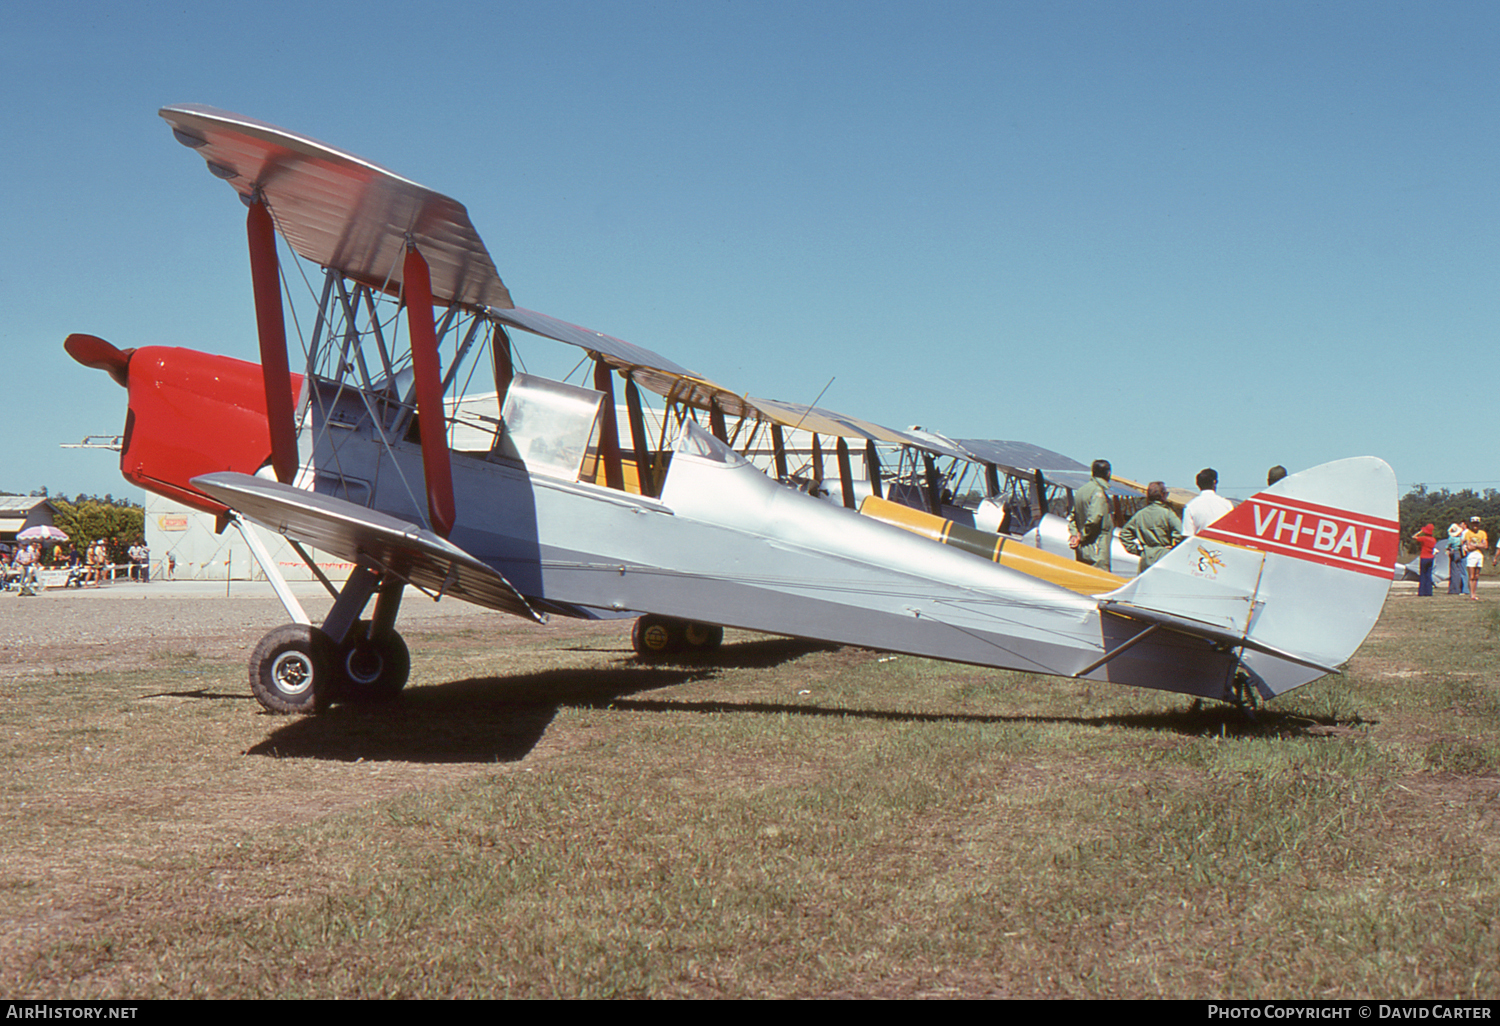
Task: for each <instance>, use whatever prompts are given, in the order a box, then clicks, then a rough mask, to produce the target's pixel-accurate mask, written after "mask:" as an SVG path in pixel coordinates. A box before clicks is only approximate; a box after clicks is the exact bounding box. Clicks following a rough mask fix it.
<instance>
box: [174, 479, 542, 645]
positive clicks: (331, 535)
mask: <svg viewBox="0 0 1500 1026" xmlns="http://www.w3.org/2000/svg"><path fill="white" fill-rule="evenodd" d="M193 485H194V486H195V487H197V488H200V489H202V490H203V491H204V492H205V493H207V494H209V495H211V496H213V497H214V498H215V499H218V500H219V501H220V502H222V503H224V505H226V506H228V507H229V508H230V509H235V510H239V511H240V512H242V513H244V514H245V515H246V516H248V517H250V518H251V519H252V520H255V521H257V522H259V523H262V524H265V525H266V526H267V527H269V528H270V529H271V530H273V531H275V532H277V533H278V534H283V535H286V536H287V537H288V538H292V539H294V540H296V541H299V542H303V543H305V544H308V545H312V546H315V547H316V548H320V549H322V550H323V551H325V552H331V553H333V554H334V555H336V556H341V557H343V558H344V559H347V560H349V561H350V562H351V563H365V564H372V565H374V566H377V567H379V568H380V569H382V570H387V571H390V572H391V573H394V574H396V575H397V576H398V577H401V578H402V579H404V580H406V581H407V582H408V583H411V584H414V585H417V586H418V587H420V588H424V589H426V590H428V591H431V592H435V593H438V594H440V595H453V596H455V597H456V598H461V599H464V600H465V601H468V602H473V603H474V604H475V605H480V606H484V607H486V608H488V609H498V610H500V611H501V612H506V613H515V614H516V615H517V616H524V617H526V618H527V619H529V620H535V621H537V622H538V623H542V622H544V617H542V616H541V615H540V614H538V613H537V612H536V610H534V609H532V607H531V605H530V604H529V603H528V602H527V601H526V599H525V598H523V597H522V596H521V593H520V592H518V591H516V589H515V588H514V587H513V586H512V585H511V583H510V582H509V581H507V580H506V579H505V578H504V577H502V576H501V575H500V574H499V573H497V572H496V571H495V570H494V569H493V568H491V567H490V566H488V565H486V564H485V563H482V562H480V561H479V560H478V559H476V558H474V557H473V556H471V555H469V554H468V553H467V552H465V551H464V550H463V549H461V548H459V547H458V546H457V545H454V544H453V543H452V542H449V541H447V540H446V539H443V538H440V537H438V536H437V535H436V534H433V533H432V532H431V531H429V530H427V529H425V528H422V527H419V526H417V525H416V524H413V523H410V522H408V521H405V520H400V519H398V518H396V517H392V516H387V515H386V514H384V513H377V512H376V511H374V510H371V509H366V508H365V507H363V506H356V505H354V503H352V502H346V501H345V500H343V499H338V498H334V497H333V496H331V495H319V494H317V493H316V492H308V491H303V490H302V489H300V488H293V487H292V486H290V485H284V484H281V483H280V482H277V481H269V480H266V479H265V478H261V477H251V476H250V475H249V474H238V473H234V472H232V471H222V472H219V473H214V474H202V475H200V476H198V477H195V478H193Z"/></svg>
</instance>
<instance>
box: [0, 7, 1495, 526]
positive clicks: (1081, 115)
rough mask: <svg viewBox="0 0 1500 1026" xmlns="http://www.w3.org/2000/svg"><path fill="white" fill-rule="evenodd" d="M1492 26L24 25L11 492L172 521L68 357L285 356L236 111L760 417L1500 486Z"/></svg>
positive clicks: (1242, 491) (11, 360)
mask: <svg viewBox="0 0 1500 1026" xmlns="http://www.w3.org/2000/svg"><path fill="white" fill-rule="evenodd" d="M1497 53H1500V5H1495V4H1493V3H1480V2H1472V3H1471V2H1462V0H1446V2H1436V3H1434V2H1426V3H1383V2H1378V0H1361V2H1322V3H1283V2H1276V0H1255V2H1245V3H1241V2H1234V0H1216V2H1181V3H1178V2H1152V0H1139V2H1122V0H1111V2H1102V3H1095V2H1083V0H1074V2H1053V3H1047V2H1040V0H1037V2H1030V0H1014V2H986V3H947V2H942V0H922V2H920V3H918V2H903V3H883V2H878V0H861V2H856V3H843V2H833V0H797V2H792V0H748V2H747V0H693V2H687V3H676V2H659V3H652V2H636V0H582V2H570V0H546V2H505V0H498V2H487V3H472V4H470V3H454V2H448V0H430V2H425V3H422V4H411V3H402V4H396V3H382V2H378V0H373V2H363V3H347V4H346V3H318V2H315V0H314V2H307V0H302V2H296V3H285V2H280V0H269V2H263V3H259V4H256V5H253V6H249V7H247V6H244V5H238V6H237V5H225V4H212V5H210V4H198V3H186V2H181V0H179V2H178V3H173V4H163V3H152V2H137V3H132V4H118V5H116V4H101V3H97V2H93V3H73V2H67V0H63V2H58V3H52V4H48V5H19V4H16V5H7V7H6V27H5V30H4V33H3V34H0V85H3V95H4V96H5V97H6V101H5V105H4V113H3V114H0V117H3V127H4V138H5V141H6V151H7V156H6V159H5V160H4V161H3V162H0V210H3V211H4V214H5V225H6V231H7V236H8V238H7V241H8V243H9V244H8V245H7V246H5V247H4V250H3V252H0V308H3V310H4V318H3V320H0V347H3V352H4V354H5V355H6V357H7V360H6V362H7V365H8V367H9V369H10V375H9V376H10V382H9V385H10V387H9V388H8V389H7V390H6V397H7V400H8V401H7V402H6V404H5V408H6V417H7V424H8V430H7V436H8V444H7V445H6V446H5V447H4V452H3V454H0V488H4V489H7V490H11V491H22V492H24V491H29V490H31V489H32V488H36V487H39V486H42V485H46V486H48V487H50V488H52V490H53V492H54V493H66V494H72V493H75V492H79V491H88V492H98V493H104V492H113V493H114V494H116V495H122V494H123V495H132V496H133V497H136V498H140V493H139V491H138V490H136V489H133V488H130V487H128V486H126V484H125V482H124V481H123V479H121V478H120V477H119V474H118V469H117V464H116V461H115V459H114V457H113V456H112V454H109V453H104V452H85V451H78V450H64V449H61V448H59V445H60V443H63V442H71V441H77V440H78V439H80V438H81V437H82V436H84V435H87V434H95V433H108V432H116V431H118V430H120V427H121V425H122V424H123V420H124V410H125V402H124V400H125V395H124V392H123V391H121V390H120V389H119V388H118V387H116V386H115V385H114V384H113V383H112V382H110V381H109V380H108V379H107V378H106V377H105V376H104V375H103V374H100V373H98V372H90V371H85V370H84V369H83V368H80V367H78V366H77V365H76V364H74V363H73V362H72V361H71V360H69V359H68V358H67V357H66V355H65V354H64V353H63V350H62V340H63V338H64V337H66V335H67V334H68V333H69V332H73V331H82V332H89V333H93V334H97V335H101V336H103V337H105V338H107V339H110V340H111V341H113V342H114V343H115V344H117V345H119V346H121V347H129V346H138V345H149V344H161V345H185V346H191V347H194V348H200V349H206V350H210V351H215V352H223V353H227V354H230V355H236V356H242V357H247V358H254V350H255V342H254V316H253V311H252V308H251V296H250V286H249V277H248V269H247V258H246V256H245V243H244V214H243V208H242V207H241V206H240V204H239V203H238V202H236V201H235V200H234V197H233V195H232V193H231V190H230V189H229V188H228V187H226V186H225V185H224V184H223V183H222V182H218V181H216V180H214V179H213V178H212V177H211V176H210V175H208V174H207V173H206V172H205V170H204V168H203V164H202V161H201V160H199V159H198V158H197V157H195V156H193V155H192V154H191V153H190V152H189V151H187V150H185V149H183V148H182V147H181V146H178V145H177V144H176V143H174V142H173V141H172V137H171V133H170V131H169V130H168V129H167V128H166V126H165V124H164V123H163V122H162V121H161V120H160V119H159V118H158V117H157V116H156V111H157V109H158V108H159V107H160V106H162V105H164V104H172V103H207V104H212V105H214V106H218V107H222V108H226V109H228V110H232V111H236V112H238V113H242V114H247V115H250V116H252V117H256V118H260V119H262V120H266V121H270V122H272V123H274V124H279V125H282V126H284V127H287V128H290V129H293V130H295V131H299V132H302V133H305V134H308V135H311V136H314V137H316V138H319V139H322V140H325V141H327V142H329V143H332V144H334V145H337V146H340V147H342V148H345V149H349V150H352V151H353V152H355V153H358V154H360V155H362V156H365V157H368V158H369V159H371V160H374V161H376V162H378V163H380V164H383V165H385V166H386V167H389V168H391V169H392V170H394V171H397V172H398V173H400V174H403V175H405V176H407V177H410V178H413V179H415V180H416V181H419V182H421V183H422V184H424V185H427V186H429V187H430V188H433V189H436V190H438V191H440V192H444V193H447V194H448V195H451V196H453V197H455V198H457V199H459V200H460V201H462V202H463V203H465V204H466V205H467V206H468V208H469V213H470V217H471V218H472V220H473V222H474V224H475V226H476V227H477V228H478V230H479V232H480V234H481V235H482V236H483V238H484V239H485V241H486V243H487V245H488V246H489V249H490V252H491V253H492V255H493V256H494V259H495V263H496V265H497V266H498V267H499V269H500V273H501V276H502V277H503V278H504V279H505V282H506V284H507V285H508V286H509V287H510V289H511V292H512V295H513V296H514V298H515V300H516V303H517V304H518V305H520V306H525V307H529V308H531V309H535V310H540V311H543V312H545V313H549V314H552V315H554V316H557V317H562V318H564V319H566V320H570V321H573V322H576V323H579V324H583V325H586V326H588V327H591V328H595V329H598V330H601V331H605V332H608V333H610V334H614V335H618V336H620V337H622V338H625V339H629V340H630V341H633V342H637V343H640V344H641V345H645V346H647V347H649V348H652V349H655V350H657V351H658V352H660V353H662V354H664V355H666V356H668V357H671V358H673V359H675V360H677V361H678V362H680V363H683V364H685V365H687V366H690V367H693V368H695V369H697V370H699V371H701V372H703V373H705V374H707V375H709V376H710V377H712V378H714V379H715V380H717V381H720V382H722V383H724V384H726V385H729V386H731V387H733V388H735V389H737V390H740V391H745V392H749V393H751V394H754V395H762V396H768V397H772V398H780V399H786V400H792V401H800V402H811V401H812V400H813V398H814V397H815V396H817V395H818V393H819V391H820V390H821V389H823V388H824V386H825V385H827V384H828V382H829V379H830V378H832V379H833V382H832V385H831V386H830V387H829V388H828V391H827V392H826V393H825V394H824V396H823V399H822V404H823V405H825V406H827V407H829V408H832V409H836V410H842V411H844V412H847V413H850V414H854V415H857V416H861V417H865V418H867V419H870V420H875V421H878V422H881V423H886V424H889V425H891V426H895V427H904V426H907V425H911V424H920V425H922V426H924V427H927V428H931V429H934V430H938V431H941V432H943V433H945V434H949V435H953V436H968V437H988V438H1007V439H1024V440H1028V441H1032V442H1035V443H1037V444H1039V445H1043V446H1045V447H1047V448H1051V449H1055V450H1057V451H1060V452H1064V453H1067V454H1068V455H1070V456H1073V457H1075V458H1077V459H1081V460H1084V461H1088V460H1091V459H1093V458H1096V457H1099V456H1103V457H1106V458H1109V459H1110V460H1112V461H1113V463H1114V465H1115V468H1116V470H1117V472H1119V473H1121V474H1123V475H1125V476H1129V477H1134V478H1138V479H1142V480H1147V479H1152V478H1162V479H1165V480H1167V481H1168V482H1169V483H1172V484H1176V485H1182V486H1191V484H1192V479H1193V475H1194V474H1195V473H1196V471H1197V470H1198V469H1199V468H1200V467H1203V466H1209V465H1211V466H1214V467H1217V468H1218V470H1219V472H1220V479H1221V481H1222V482H1223V484H1224V489H1223V490H1225V491H1227V492H1229V493H1230V494H1236V495H1246V494H1249V493H1250V492H1251V491H1253V490H1254V488H1255V487H1256V486H1257V485H1259V484H1260V483H1261V482H1263V481H1264V475H1265V469H1266V468H1267V467H1268V466H1270V465H1271V464H1273V463H1284V464H1285V465H1287V466H1288V467H1290V468H1291V469H1293V470H1298V469H1303V468H1305V467H1308V466H1312V465H1315V464H1317V463H1321V462H1324V461H1326V460H1330V459H1336V458H1339V457H1343V456H1354V455H1376V456H1380V457H1382V458H1384V459H1386V460H1388V461H1389V462H1390V463H1391V464H1392V465H1393V466H1394V467H1395V470H1396V475H1397V478H1398V479H1399V480H1400V482H1401V483H1402V486H1403V488H1405V487H1407V486H1410V485H1413V484H1416V483H1418V482H1425V483H1428V484H1430V485H1433V486H1447V487H1455V488H1456V487H1465V486H1473V487H1477V488H1485V487H1500V465H1497V462H1496V458H1495V456H1494V454H1493V452H1494V450H1493V444H1492V441H1493V430H1492V429H1493V425H1494V423H1495V419H1494V415H1493V413H1492V412H1490V411H1491V408H1492V403H1493V399H1492V398H1491V397H1492V396H1493V394H1494V389H1495V388H1497V387H1500V370H1497V369H1495V368H1494V367H1493V364H1494V359H1495V354H1496V345H1495V340H1496V327H1497V314H1500V295H1497V271H1500V191H1497V189H1496V182H1497V180H1500V131H1497V130H1496V125H1497V117H1496V115H1497V112H1500V110H1497V109H1500V88H1497V87H1500V81H1497V79H1500V72H1497V62H1496V58H1495V55H1496V54H1497Z"/></svg>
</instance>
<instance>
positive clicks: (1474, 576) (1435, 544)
mask: <svg viewBox="0 0 1500 1026" xmlns="http://www.w3.org/2000/svg"><path fill="white" fill-rule="evenodd" d="M1411 540H1412V541H1414V542H1416V543H1417V566H1418V568H1419V572H1418V575H1417V595H1418V596H1427V595H1431V594H1432V579H1433V569H1434V566H1435V564H1436V563H1437V561H1438V560H1439V559H1443V560H1446V561H1447V569H1448V594H1449V595H1464V596H1466V597H1468V598H1470V599H1473V600H1474V601H1476V602H1477V601H1479V571H1480V570H1482V569H1483V568H1484V554H1485V551H1486V550H1487V549H1488V548H1489V547H1490V539H1489V534H1488V533H1487V532H1486V531H1485V529H1484V528H1483V527H1482V526H1481V525H1480V520H1479V518H1478V517H1470V518H1469V522H1468V524H1449V525H1448V537H1447V538H1439V537H1438V535H1437V528H1436V526H1435V525H1433V524H1424V525H1423V526H1422V529H1421V530H1420V531H1418V532H1417V533H1416V534H1414V535H1412V536H1411ZM1490 558H1491V560H1492V563H1491V565H1492V566H1500V538H1497V539H1496V541H1495V551H1494V553H1493V554H1492V555H1491V557H1490Z"/></svg>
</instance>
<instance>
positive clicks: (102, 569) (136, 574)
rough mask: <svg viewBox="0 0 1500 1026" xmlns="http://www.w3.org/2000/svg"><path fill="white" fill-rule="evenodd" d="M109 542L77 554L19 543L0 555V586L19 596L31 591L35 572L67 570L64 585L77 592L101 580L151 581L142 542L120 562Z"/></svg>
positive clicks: (63, 545) (60, 545)
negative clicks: (11, 589)
mask: <svg viewBox="0 0 1500 1026" xmlns="http://www.w3.org/2000/svg"><path fill="white" fill-rule="evenodd" d="M115 548H116V545H115V544H114V543H113V542H109V541H106V540H105V539H103V538H98V539H96V540H94V541H93V542H91V543H89V544H88V545H87V546H85V547H84V551H82V552H79V551H78V549H77V547H75V546H74V545H73V544H72V543H71V542H57V543H43V542H35V541H33V542H19V543H17V545H16V547H15V548H14V549H8V550H5V551H0V586H3V587H4V588H5V589H9V588H11V587H18V588H20V589H21V593H22V594H31V593H32V592H34V590H35V581H36V575H37V573H38V571H41V570H46V569H53V570H67V571H68V578H67V583H68V584H69V585H72V586H76V587H80V588H85V587H88V588H97V587H99V586H100V585H101V584H103V583H104V581H105V579H106V578H108V579H110V580H115V579H117V578H118V577H119V576H126V577H128V579H129V580H132V581H140V582H143V583H144V582H147V581H149V580H150V579H151V550H150V549H148V548H147V547H146V540H145V539H144V538H137V539H136V540H135V541H133V542H131V543H130V544H129V545H128V546H126V547H125V551H124V553H123V556H124V558H123V559H120V558H116V557H117V556H118V555H120V553H117V552H115V551H113V550H114V549H115Z"/></svg>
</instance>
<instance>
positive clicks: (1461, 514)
mask: <svg viewBox="0 0 1500 1026" xmlns="http://www.w3.org/2000/svg"><path fill="white" fill-rule="evenodd" d="M1476 516H1477V517H1478V518H1479V526H1480V527H1482V528H1484V530H1485V532H1486V534H1488V536H1489V539H1490V542H1491V544H1493V543H1494V541H1495V537H1496V535H1495V532H1496V530H1497V529H1500V491H1496V490H1495V489H1494V488H1486V489H1485V491H1484V494H1483V495H1480V494H1478V493H1476V492H1475V491H1474V490H1473V489H1471V488H1465V489H1464V490H1463V491H1460V492H1450V491H1448V490H1447V489H1446V488H1444V489H1439V490H1438V491H1435V492H1430V491H1428V490H1427V486H1426V485H1420V484H1419V485H1417V486H1416V487H1415V488H1413V489H1412V490H1411V491H1409V492H1407V493H1406V495H1404V496H1403V497H1402V498H1401V504H1400V519H1401V543H1402V545H1403V546H1404V547H1405V550H1406V551H1407V552H1415V551H1416V548H1417V545H1416V542H1413V541H1412V540H1411V536H1412V535H1414V534H1416V533H1417V532H1418V531H1420V530H1421V529H1422V525H1424V524H1431V525H1433V533H1434V534H1435V535H1437V537H1438V538H1440V539H1442V538H1446V537H1447V536H1448V525H1449V524H1465V525H1467V524H1468V522H1469V518H1470V517H1476Z"/></svg>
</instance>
